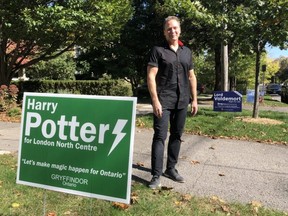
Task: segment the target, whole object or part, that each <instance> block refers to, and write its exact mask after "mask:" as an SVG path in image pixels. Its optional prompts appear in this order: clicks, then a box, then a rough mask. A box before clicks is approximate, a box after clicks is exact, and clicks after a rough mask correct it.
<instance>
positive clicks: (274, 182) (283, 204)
mask: <svg viewBox="0 0 288 216" xmlns="http://www.w3.org/2000/svg"><path fill="white" fill-rule="evenodd" d="M152 135H153V131H152V130H149V129H140V128H136V132H135V142H134V155H133V179H134V180H136V181H140V182H142V183H144V184H147V183H148V182H149V181H150V179H151V175H150V147H151V139H152ZM19 137H20V124H19V123H6V122H0V142H1V144H0V152H2V153H3V152H6V153H7V152H17V151H18V142H19ZM183 140H184V142H183V145H182V148H181V152H180V160H179V163H178V167H177V168H178V170H179V172H180V173H181V174H182V175H183V177H185V179H186V183H183V184H181V183H176V182H173V181H171V180H170V179H167V178H165V177H162V178H161V181H162V185H163V186H167V187H173V188H174V190H175V191H178V192H180V193H185V194H187V193H189V194H192V195H196V196H200V197H206V196H218V197H219V198H221V199H224V200H225V201H227V202H231V201H235V202H241V203H244V204H246V203H250V202H251V201H257V202H260V203H262V204H263V206H265V207H268V208H274V209H278V210H282V211H287V212H288V168H287V167H288V157H287V155H288V146H280V145H269V144H261V143H257V142H249V141H239V140H229V139H210V138H208V137H204V136H195V135H190V134H184V136H183Z"/></svg>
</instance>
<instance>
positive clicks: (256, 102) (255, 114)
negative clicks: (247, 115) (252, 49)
mask: <svg viewBox="0 0 288 216" xmlns="http://www.w3.org/2000/svg"><path fill="white" fill-rule="evenodd" d="M260 54H261V52H260V48H259V47H257V51H256V71H255V94H254V106H253V116H252V117H253V118H258V116H259V74H260Z"/></svg>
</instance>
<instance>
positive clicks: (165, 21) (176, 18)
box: [163, 16, 180, 30]
mask: <svg viewBox="0 0 288 216" xmlns="http://www.w3.org/2000/svg"><path fill="white" fill-rule="evenodd" d="M170 20H176V21H177V22H178V23H179V25H180V19H179V18H178V17H177V16H168V17H166V18H165V20H164V23H163V29H164V30H165V26H166V23H167V22H168V21H170Z"/></svg>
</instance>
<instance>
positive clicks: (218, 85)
mask: <svg viewBox="0 0 288 216" xmlns="http://www.w3.org/2000/svg"><path fill="white" fill-rule="evenodd" d="M214 52H215V85H214V91H220V90H221V45H220V44H218V45H216V46H215V49H214Z"/></svg>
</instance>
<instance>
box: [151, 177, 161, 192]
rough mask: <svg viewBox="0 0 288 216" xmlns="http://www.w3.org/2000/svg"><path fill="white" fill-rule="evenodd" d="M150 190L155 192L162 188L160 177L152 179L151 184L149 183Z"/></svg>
mask: <svg viewBox="0 0 288 216" xmlns="http://www.w3.org/2000/svg"><path fill="white" fill-rule="evenodd" d="M149 188H151V189H153V190H155V189H157V188H161V182H160V177H159V176H157V175H155V176H153V177H152V179H151V181H150V183H149Z"/></svg>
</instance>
